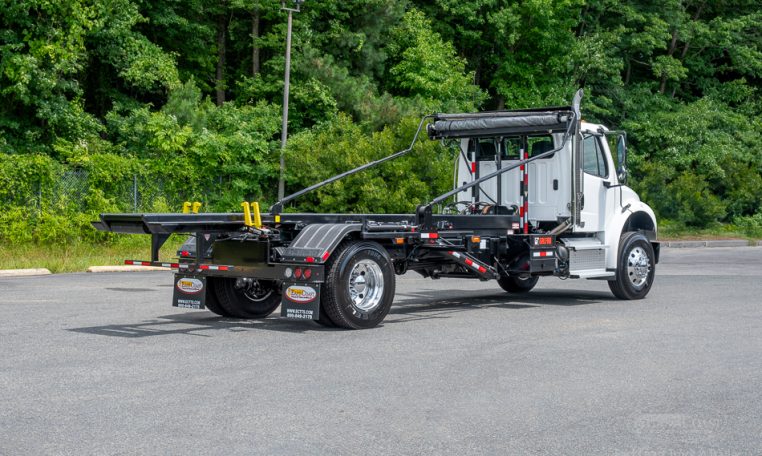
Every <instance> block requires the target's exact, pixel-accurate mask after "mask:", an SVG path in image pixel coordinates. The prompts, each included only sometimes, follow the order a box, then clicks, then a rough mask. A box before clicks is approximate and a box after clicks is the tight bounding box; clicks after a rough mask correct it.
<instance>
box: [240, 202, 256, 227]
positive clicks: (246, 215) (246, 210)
mask: <svg viewBox="0 0 762 456" xmlns="http://www.w3.org/2000/svg"><path fill="white" fill-rule="evenodd" d="M241 206H242V207H243V224H244V225H246V226H252V225H254V223H252V221H251V207H250V206H249V203H247V202H246V201H244V202H243V203H241Z"/></svg>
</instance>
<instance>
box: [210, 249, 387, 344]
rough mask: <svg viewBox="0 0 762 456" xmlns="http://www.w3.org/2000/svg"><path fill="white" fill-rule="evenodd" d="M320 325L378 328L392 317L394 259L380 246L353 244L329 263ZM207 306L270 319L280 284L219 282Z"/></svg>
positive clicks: (337, 252)
mask: <svg viewBox="0 0 762 456" xmlns="http://www.w3.org/2000/svg"><path fill="white" fill-rule="evenodd" d="M325 268H326V278H325V283H324V284H323V287H322V292H321V298H320V319H319V320H318V323H320V324H322V325H325V326H331V327H340V328H347V329H365V328H372V327H374V326H376V325H378V324H379V323H381V321H383V319H384V318H385V317H386V315H387V314H388V313H389V309H390V308H391V306H392V302H393V301H394V292H395V275H394V268H393V265H392V261H391V258H390V257H389V254H388V253H387V251H386V249H384V248H383V247H382V246H381V245H380V244H378V243H376V242H363V241H347V242H345V243H343V244H341V245H340V246H339V247H338V248H337V249H336V250H335V251H334V252H333V254H332V255H331V258H329V260H328V261H327V262H326V264H325ZM209 287H211V290H210V291H211V292H210V293H209V294H208V299H207V303H206V307H207V308H208V309H209V310H210V311H212V312H214V313H216V314H217V315H222V316H225V317H234V318H246V319H255V318H265V317H267V316H268V315H270V314H271V313H272V312H273V311H275V309H276V308H278V306H279V305H280V301H281V286H280V283H278V282H275V281H264V280H256V279H248V278H246V279H241V278H238V279H234V278H222V277H214V278H210V280H209Z"/></svg>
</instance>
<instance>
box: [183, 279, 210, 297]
mask: <svg viewBox="0 0 762 456" xmlns="http://www.w3.org/2000/svg"><path fill="white" fill-rule="evenodd" d="M177 289H178V290H180V291H182V292H183V293H185V294H196V293H200V292H201V290H203V289H204V283H203V282H202V281H200V280H198V279H192V278H188V277H183V278H181V279H180V280H178V281H177Z"/></svg>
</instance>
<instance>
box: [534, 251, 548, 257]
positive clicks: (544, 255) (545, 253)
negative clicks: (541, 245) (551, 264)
mask: <svg viewBox="0 0 762 456" xmlns="http://www.w3.org/2000/svg"><path fill="white" fill-rule="evenodd" d="M532 256H533V257H535V258H539V257H552V256H553V251H552V250H540V251H539V252H532Z"/></svg>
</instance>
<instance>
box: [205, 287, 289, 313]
mask: <svg viewBox="0 0 762 456" xmlns="http://www.w3.org/2000/svg"><path fill="white" fill-rule="evenodd" d="M250 280H251V281H244V279H236V278H225V277H215V278H214V281H213V282H214V291H215V293H216V295H217V299H218V300H219V304H220V307H221V308H222V310H223V311H225V312H227V314H228V315H229V316H231V317H235V318H246V319H255V318H265V317H266V316H268V315H270V314H271V313H273V311H274V310H275V309H277V308H278V306H279V305H280V286H279V284H278V283H277V282H274V281H265V280H259V281H258V280H256V279H250Z"/></svg>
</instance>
